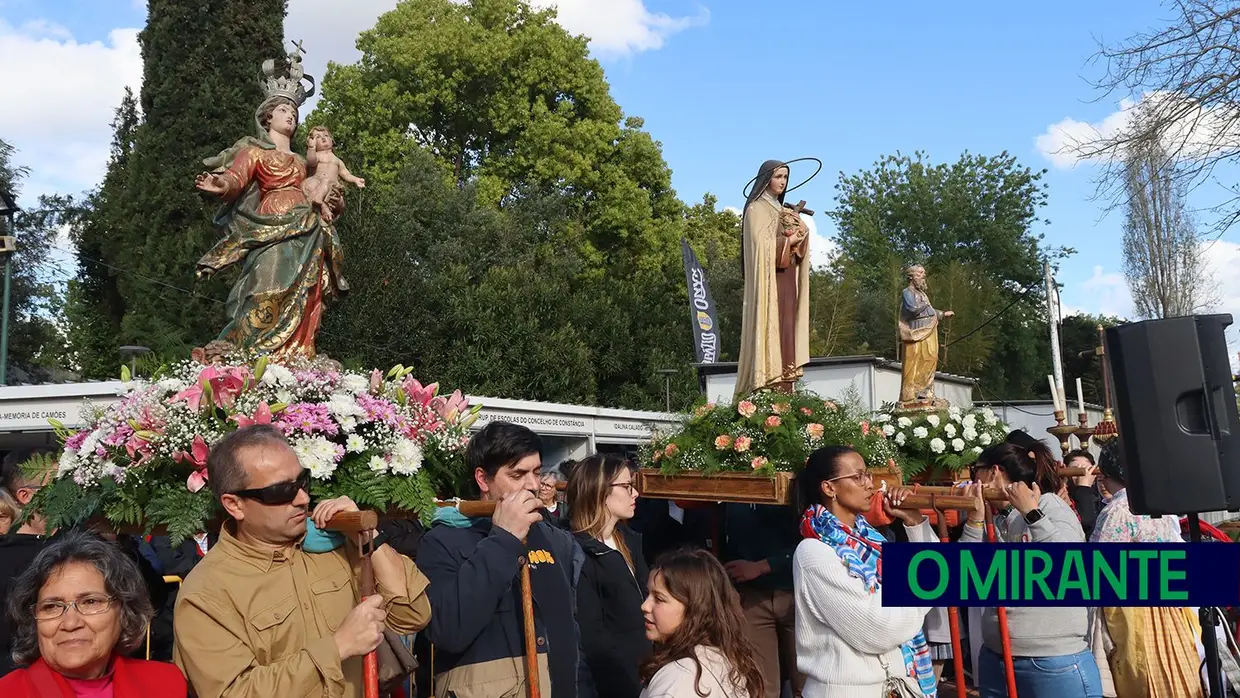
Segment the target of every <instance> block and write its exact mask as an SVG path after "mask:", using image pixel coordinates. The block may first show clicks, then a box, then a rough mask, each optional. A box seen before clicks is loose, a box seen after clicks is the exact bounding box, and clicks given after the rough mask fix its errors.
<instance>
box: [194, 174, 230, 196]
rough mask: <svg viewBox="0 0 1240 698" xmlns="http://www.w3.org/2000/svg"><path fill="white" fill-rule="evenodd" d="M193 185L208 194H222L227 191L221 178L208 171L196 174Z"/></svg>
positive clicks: (226, 186)
mask: <svg viewBox="0 0 1240 698" xmlns="http://www.w3.org/2000/svg"><path fill="white" fill-rule="evenodd" d="M194 186H195V187H197V188H198V189H200V190H202V191H205V192H207V193H208V194H223V193H225V192H227V191H228V185H227V184H225V183H224V180H223V178H221V177H220V176H219V175H216V174H211V173H210V172H203V173H202V174H200V175H198V176H197V177H196V178H195V179H194Z"/></svg>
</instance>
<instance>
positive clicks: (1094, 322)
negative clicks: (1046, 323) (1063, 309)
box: [1048, 314, 1122, 405]
mask: <svg viewBox="0 0 1240 698" xmlns="http://www.w3.org/2000/svg"><path fill="white" fill-rule="evenodd" d="M1121 322H1122V321H1121V320H1120V319H1119V318H1115V317H1110V316H1106V315H1086V314H1080V315H1069V316H1067V317H1065V318H1064V319H1063V323H1062V324H1061V325H1060V326H1059V341H1060V344H1062V345H1063V378H1064V382H1066V383H1068V385H1075V384H1076V379H1077V378H1080V379H1081V390H1082V392H1084V394H1085V400H1086V401H1087V402H1091V403H1093V404H1096V405H1101V404H1104V402H1103V381H1102V363H1101V360H1100V359H1099V358H1098V356H1097V354H1089V355H1087V356H1081V353H1082V352H1090V351H1091V350H1093V349H1096V348H1097V346H1098V342H1099V339H1098V328H1099V327H1101V328H1103V329H1106V328H1108V327H1115V326H1116V325H1119V324H1121ZM1048 392H1049V391H1048ZM1068 395H1069V398H1070V399H1071V397H1072V389H1068Z"/></svg>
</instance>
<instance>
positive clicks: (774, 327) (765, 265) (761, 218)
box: [735, 160, 810, 400]
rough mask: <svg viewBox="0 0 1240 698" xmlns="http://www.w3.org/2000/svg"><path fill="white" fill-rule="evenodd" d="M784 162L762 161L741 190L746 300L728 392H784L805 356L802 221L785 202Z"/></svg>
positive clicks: (806, 276)
mask: <svg viewBox="0 0 1240 698" xmlns="http://www.w3.org/2000/svg"><path fill="white" fill-rule="evenodd" d="M787 189H788V165H787V164H786V163H783V162H780V161H778V160H768V161H766V162H764V163H762V168H761V169H760V170H759V171H758V176H757V177H756V178H755V179H754V184H753V188H752V189H751V190H750V191H749V192H748V193H747V196H746V199H747V200H746V202H745V211H744V216H743V222H742V232H741V269H742V273H743V275H744V278H745V305H744V311H743V313H742V319H741V356H740V361H739V365H738V366H737V374H736V392H735V398H736V399H738V400H739V399H741V398H744V397H745V396H747V395H749V394H751V393H753V392H755V391H758V390H772V389H774V390H782V391H784V392H791V391H792V389H793V386H794V385H795V384H796V381H797V380H798V379H799V378H801V376H802V375H803V369H802V367H803V366H805V364H807V363H809V270H810V261H809V228H808V227H807V226H806V224H805V221H803V220H802V219H801V216H800V211H799V209H796V208H792V207H788V206H785V205H784V193H785V192H786V191H787Z"/></svg>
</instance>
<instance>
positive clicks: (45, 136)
mask: <svg viewBox="0 0 1240 698" xmlns="http://www.w3.org/2000/svg"><path fill="white" fill-rule="evenodd" d="M394 1H395V0H353V1H352V2H351V3H349V4H347V5H346V4H345V3H339V2H334V1H332V0H291V3H290V17H289V20H288V22H287V23H286V29H287V35H288V38H290V39H304V40H305V42H306V48H307V50H308V51H309V52H310V55H309V56H308V59H307V63H308V66H309V68H310V69H311V71H310V72H312V73H313V72H315V69H316V68H317V69H318V73H317V74H319V75H321V66H322V65H323V63H325V61H326V60H327V59H332V60H337V61H351V60H353V59H354V58H355V57H356V52H355V51H353V50H352V48H351V44H352V41H353V37H354V36H355V34H356V31H357V30H359V29H363V28H366V27H368V26H370V25H371V24H373V21H374V18H375V17H376V16H377V15H378V14H379V13H380V12H381V11H383V10H384V9H387V8H390V7H391V6H392V5H393V4H394ZM538 1H540V2H548V1H549V0H538ZM558 2H559V3H560V7H561V14H562V20H561V21H562V23H563V24H565V26H566V27H568V28H569V29H570V30H572V31H574V32H581V33H587V34H589V35H590V36H591V37H592V38H593V39H594V42H593V43H592V48H593V50H594V52H595V55H596V56H597V57H599V58H600V60H602V62H603V65H604V67H605V68H606V71H607V75H608V78H609V80H610V81H611V85H612V91H613V94H614V96H615V98H616V100H617V101H618V102H619V103H620V104H621V106H622V107H623V108H624V110H625V111H626V113H628V114H630V115H636V116H640V117H642V118H644V119H645V121H646V128H647V129H648V130H649V131H650V132H651V133H652V134H653V135H654V137H655V138H657V139H658V140H659V141H661V142H662V144H663V149H664V155H665V157H666V159H667V161H668V163H669V164H670V166H671V167H672V169H673V172H674V184H675V186H676V188H677V190H678V192H679V194H680V195H681V197H682V198H684V199H685V200H686V201H696V200H699V199H700V198H701V195H702V194H703V193H705V192H707V191H710V192H713V193H715V194H716V195H717V196H718V197H719V199H720V202H721V204H723V205H732V206H735V205H738V204H739V203H740V202H741V198H740V191H741V188H742V187H743V186H744V184H745V182H746V181H747V180H748V179H749V178H750V177H751V176H752V175H753V173H754V171H756V168H757V166H758V165H759V164H760V163H761V162H762V161H763V160H765V159H768V158H784V159H787V158H793V157H800V156H806V155H812V156H815V157H818V158H821V159H822V160H823V162H824V168H823V172H822V173H821V174H820V175H819V176H818V178H817V179H815V180H814V181H813V182H811V183H810V184H809V185H808V186H806V187H805V188H804V189H802V190H800V192H798V195H799V197H800V198H804V199H806V200H807V201H809V202H810V204H811V208H815V209H816V210H819V211H824V210H826V209H829V208H830V207H831V206H832V202H833V194H834V192H833V190H834V186H835V183H836V182H837V181H838V173H839V172H840V171H844V172H848V173H851V172H855V171H858V170H860V169H862V168H865V167H868V166H869V165H871V164H872V163H873V162H874V161H875V160H876V159H878V158H879V157H881V156H883V155H886V154H891V153H895V152H896V151H903V152H906V153H911V152H912V151H915V150H923V151H926V153H927V154H928V155H929V156H930V158H932V159H933V160H935V161H948V162H950V161H954V160H955V159H956V158H958V157H959V156H960V154H961V153H962V152H964V151H966V150H968V151H970V152H973V153H978V154H988V155H989V154H998V153H999V152H1001V151H1004V150H1006V151H1008V152H1010V153H1012V154H1013V155H1015V156H1017V157H1018V158H1019V159H1020V161H1021V162H1022V163H1024V164H1026V165H1028V166H1030V167H1032V168H1034V169H1041V168H1047V169H1048V170H1049V172H1048V173H1047V175H1046V182H1047V183H1048V184H1049V187H1050V189H1049V196H1050V200H1049V205H1048V206H1047V207H1046V209H1045V210H1044V212H1043V217H1044V218H1048V219H1049V220H1050V221H1051V223H1050V224H1049V225H1044V226H1040V230H1039V231H1040V232H1043V233H1045V235H1046V239H1047V242H1048V243H1049V244H1053V245H1069V246H1072V247H1074V248H1076V249H1077V251H1078V252H1077V254H1076V256H1074V257H1072V258H1070V259H1069V260H1067V261H1066V262H1065V263H1064V264H1063V267H1062V270H1061V272H1060V275H1059V280H1060V282H1061V283H1063V284H1065V289H1064V292H1063V302H1064V304H1065V306H1066V308H1068V309H1069V310H1071V309H1080V310H1085V311H1090V312H1108V313H1126V312H1127V311H1128V310H1129V308H1130V303H1129V301H1128V299H1127V293H1126V289H1125V287H1124V285H1123V283H1122V278H1121V277H1120V276H1119V274H1118V272H1119V271H1120V251H1119V241H1120V234H1121V232H1120V231H1121V224H1122V218H1121V216H1120V214H1119V213H1118V212H1117V213H1112V214H1110V215H1109V216H1107V217H1105V218H1104V217H1103V206H1102V204H1101V203H1099V202H1098V201H1095V200H1093V199H1092V198H1091V197H1092V195H1093V193H1094V181H1093V177H1094V175H1095V174H1096V172H1097V170H1096V166H1094V165H1091V164H1088V163H1086V164H1080V165H1077V166H1075V167H1072V166H1066V167H1065V166H1063V163H1060V164H1057V163H1055V162H1053V160H1052V158H1050V157H1048V156H1047V155H1046V154H1045V153H1043V152H1041V151H1040V150H1039V147H1038V137H1039V136H1042V135H1043V134H1048V132H1049V133H1050V134H1051V135H1054V133H1056V129H1054V128H1052V127H1053V126H1054V125H1056V124H1060V123H1061V122H1062V121H1063V120H1065V119H1072V120H1074V121H1077V122H1087V123H1094V124H1098V123H1102V122H1103V121H1104V120H1105V119H1107V117H1109V116H1112V115H1113V114H1115V112H1116V111H1117V109H1118V104H1117V101H1118V97H1115V98H1110V99H1105V100H1102V101H1098V99H1099V98H1100V97H1101V95H1099V94H1098V93H1097V92H1095V91H1094V90H1093V89H1092V88H1091V86H1090V84H1089V82H1088V80H1089V79H1090V78H1093V77H1097V75H1098V70H1099V67H1097V66H1090V65H1088V64H1087V63H1088V61H1089V59H1090V57H1091V56H1092V55H1093V54H1094V52H1095V51H1096V50H1097V41H1098V40H1100V39H1101V40H1109V41H1116V40H1119V39H1122V38H1125V37H1127V36H1129V35H1131V34H1132V33H1134V32H1137V31H1141V30H1146V29H1150V28H1153V27H1157V26H1160V25H1161V24H1162V23H1163V21H1164V20H1165V19H1166V18H1167V17H1168V16H1169V11H1168V10H1167V9H1166V8H1164V7H1162V6H1160V5H1159V4H1158V3H1156V2H1153V1H1151V0H1128V1H1126V2H1118V1H1114V0H1105V1H1104V0H1096V1H1093V2H1079V0H1078V1H1077V2H1060V1H1055V2H1039V3H1033V2H1022V3H995V2H950V3H899V4H895V3H882V4H878V3H859V2H851V3H845V2H825V1H823V0H788V1H785V2H777V3H776V2H772V3H770V4H769V5H768V6H766V7H765V8H764V7H763V6H761V5H759V4H756V3H753V2H741V1H740V0H645V1H644V4H643V2H642V0H558ZM346 8H347V9H346ZM879 8H881V9H879ZM144 17H145V9H144V3H143V2H140V1H135V0H0V74H6V75H9V74H12V72H11V71H14V70H16V72H17V73H18V74H19V76H25V77H24V78H23V77H19V82H20V84H19V86H18V88H17V89H16V90H11V91H10V99H13V100H14V103H15V104H17V105H20V106H19V108H18V109H16V110H13V109H0V137H3V138H5V139H6V140H10V141H11V142H13V143H14V144H15V145H16V146H17V147H18V148H19V149H20V150H21V154H20V155H19V161H21V162H22V163H23V164H27V165H29V166H30V167H31V168H32V170H33V172H32V177H31V180H30V183H29V186H28V191H27V194H28V195H29V194H35V193H40V192H44V191H56V190H61V191H76V190H80V189H84V188H88V187H90V186H92V185H93V184H94V183H95V182H96V181H97V179H98V177H99V175H100V174H101V171H102V170H101V168H102V159H103V158H105V157H106V148H107V140H108V136H109V130H108V127H107V122H108V120H109V119H110V117H111V109H112V108H113V107H114V106H115V104H116V103H117V102H118V101H119V98H120V89H121V87H123V85H124V84H126V83H129V84H132V85H134V86H137V84H138V82H139V81H140V68H141V66H140V62H139V61H138V59H137V56H136V49H135V48H133V46H132V43H133V42H132V35H133V31H135V30H136V29H138V28H140V27H141V26H142V23H143V21H144ZM66 75H70V76H71V77H68V78H66V77H65V76H66ZM6 79H7V78H6ZM27 83H28V84H27ZM14 93H15V94H16V97H12V96H11V95H13V94H14ZM5 101H6V102H7V101H9V100H8V99H6V100H5ZM5 113H8V115H7V116H6V115H5ZM794 177H795V175H794ZM1203 196H1204V195H1202V194H1197V195H1196V196H1195V198H1196V199H1198V200H1200V199H1202V198H1203ZM818 220H819V222H820V232H821V233H823V234H825V235H827V236H830V235H831V233H832V230H831V227H830V224H829V222H828V221H826V220H825V217H824V216H822V215H819V216H818ZM1238 242H1240V234H1235V233H1229V234H1227V235H1224V237H1223V239H1222V241H1221V242H1220V244H1219V245H1216V246H1215V247H1214V248H1212V251H1211V253H1210V256H1211V259H1212V264H1214V266H1215V267H1216V274H1217V275H1218V277H1219V280H1220V282H1223V283H1224V284H1225V288H1224V291H1225V293H1224V294H1223V295H1224V299H1223V303H1222V304H1221V306H1220V307H1222V309H1224V310H1227V311H1230V312H1240V298H1234V299H1233V298H1231V296H1230V292H1226V291H1227V290H1228V289H1229V288H1231V286H1232V284H1231V283H1229V282H1230V281H1232V280H1237V279H1240V245H1237V244H1236V243H1238ZM1237 295H1238V296H1240V294H1237Z"/></svg>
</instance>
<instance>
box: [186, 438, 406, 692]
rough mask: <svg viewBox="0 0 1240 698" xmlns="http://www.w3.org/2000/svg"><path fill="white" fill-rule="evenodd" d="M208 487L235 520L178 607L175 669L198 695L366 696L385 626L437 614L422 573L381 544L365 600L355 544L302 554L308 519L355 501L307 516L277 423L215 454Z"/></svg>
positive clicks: (303, 479) (321, 522)
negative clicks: (367, 672) (369, 666)
mask: <svg viewBox="0 0 1240 698" xmlns="http://www.w3.org/2000/svg"><path fill="white" fill-rule="evenodd" d="M207 474H208V482H209V483H210V485H211V489H212V493H213V494H214V495H215V496H216V499H217V500H218V501H219V502H220V504H221V506H222V507H223V509H224V511H225V512H226V513H227V515H228V518H227V520H226V523H225V525H224V527H223V530H221V531H220V538H219V542H218V543H217V544H216V545H215V546H214V547H213V548H211V550H210V552H208V553H207V554H206V556H205V557H204V558H203V559H202V561H201V562H200V563H198V565H197V566H196V567H195V568H194V570H193V571H192V572H191V573H190V574H189V576H188V577H187V578H186V580H185V583H184V585H183V586H182V587H181V592H180V594H179V595H178V598H177V603H176V613H175V618H174V626H175V632H176V650H175V653H174V661H175V662H176V663H177V665H178V666H179V667H181V670H182V671H183V672H184V673H185V676H186V678H187V679H188V680H189V683H190V685H191V687H192V688H193V693H194V695H196V696H198V698H225V697H227V698H276V697H277V696H279V697H283V696H298V697H304V698H319V697H323V698H325V697H326V696H333V697H337V696H339V697H343V698H361V696H362V659H361V658H362V657H364V656H365V655H366V654H368V653H369V652H371V651H372V650H374V649H375V648H376V647H378V646H379V644H380V642H381V641H382V639H383V629H384V627H385V626H386V627H387V628H389V629H391V630H393V631H395V632H396V633H397V634H400V635H408V634H411V633H414V632H416V631H418V630H421V629H422V628H424V627H425V626H426V624H427V622H428V621H429V618H430V604H429V602H428V601H427V598H426V586H427V584H428V582H427V580H426V577H424V576H423V575H422V573H421V572H419V571H418V569H417V567H415V566H414V564H413V562H412V561H411V560H409V559H408V558H405V557H402V556H401V555H400V554H398V553H396V552H395V551H394V550H392V549H391V547H389V546H386V545H383V543H382V541H376V540H373V539H372V540H371V542H370V543H369V544H368V547H371V546H375V545H378V546H379V547H377V549H375V550H374V552H373V554H372V555H371V560H372V562H373V566H374V573H375V582H376V585H377V589H378V592H379V593H378V594H376V595H374V596H371V597H369V598H367V599H359V594H358V589H357V586H356V584H355V580H356V578H357V576H356V574H355V570H354V565H353V563H354V561H356V560H357V559H358V554H357V553H358V551H357V550H356V547H357V546H356V544H355V543H349V544H346V546H345V547H342V548H336V549H334V550H331V551H330V552H323V553H307V552H306V551H305V550H303V549H302V543H303V540H304V539H305V538H306V522H307V521H308V520H312V521H313V522H314V524H315V526H316V527H317V528H320V529H322V528H324V527H325V526H326V524H327V522H328V521H330V520H331V519H332V517H333V516H335V515H336V514H339V513H342V512H346V511H357V505H356V504H354V503H353V502H352V501H351V500H349V499H348V498H347V497H341V498H338V499H329V500H325V501H322V502H319V503H318V505H317V506H315V507H314V509H313V511H311V509H310V495H309V492H308V487H309V484H310V473H309V471H308V470H306V469H305V468H303V467H302V465H301V463H300V462H298V460H297V454H296V453H294V452H293V449H292V448H290V447H289V445H288V442H287V441H286V440H285V438H284V435H283V434H281V433H280V432H279V431H278V430H276V429H275V428H273V427H271V426H270V425H254V426H249V427H243V428H241V429H238V430H236V431H234V432H232V433H231V434H228V435H227V436H225V437H224V438H223V439H221V440H220V441H219V442H218V443H216V444H215V445H214V446H212V448H211V454H210V456H209V457H208V459H207Z"/></svg>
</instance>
